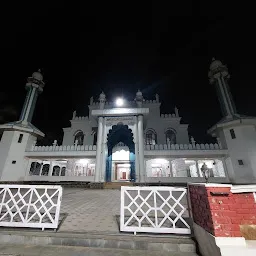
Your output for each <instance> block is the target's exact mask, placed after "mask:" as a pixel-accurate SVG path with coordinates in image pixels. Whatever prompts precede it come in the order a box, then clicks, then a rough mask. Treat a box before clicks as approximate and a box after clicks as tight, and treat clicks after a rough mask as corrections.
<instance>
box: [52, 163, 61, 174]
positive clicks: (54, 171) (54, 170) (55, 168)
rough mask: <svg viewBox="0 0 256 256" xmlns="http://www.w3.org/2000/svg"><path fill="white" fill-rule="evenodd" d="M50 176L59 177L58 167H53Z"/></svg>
mask: <svg viewBox="0 0 256 256" xmlns="http://www.w3.org/2000/svg"><path fill="white" fill-rule="evenodd" d="M52 176H60V167H59V166H58V165H55V166H53V171H52Z"/></svg>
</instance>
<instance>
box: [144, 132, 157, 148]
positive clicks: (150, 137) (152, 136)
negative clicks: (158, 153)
mask: <svg viewBox="0 0 256 256" xmlns="http://www.w3.org/2000/svg"><path fill="white" fill-rule="evenodd" d="M156 144H157V140H156V132H155V131H154V130H152V129H150V130H148V131H147V132H146V145H156Z"/></svg>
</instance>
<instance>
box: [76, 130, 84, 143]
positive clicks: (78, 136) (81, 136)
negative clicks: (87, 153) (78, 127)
mask: <svg viewBox="0 0 256 256" xmlns="http://www.w3.org/2000/svg"><path fill="white" fill-rule="evenodd" d="M76 140H77V145H83V144H84V134H83V132H82V131H78V132H76V134H75V139H74V143H76Z"/></svg>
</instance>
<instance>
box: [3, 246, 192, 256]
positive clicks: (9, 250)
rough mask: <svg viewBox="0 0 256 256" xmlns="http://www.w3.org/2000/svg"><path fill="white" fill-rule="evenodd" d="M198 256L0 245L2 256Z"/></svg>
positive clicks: (68, 247) (82, 248)
mask: <svg viewBox="0 0 256 256" xmlns="http://www.w3.org/2000/svg"><path fill="white" fill-rule="evenodd" d="M167 255H168V256H196V255H197V254H195V253H176V252H158V251H154V252H150V251H143V250H127V249H126V250H121V249H106V248H86V247H75V246H22V245H20V246H17V245H12V246H10V245H8V246H4V245H0V256H167Z"/></svg>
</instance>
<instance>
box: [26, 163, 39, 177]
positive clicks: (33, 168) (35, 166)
mask: <svg viewBox="0 0 256 256" xmlns="http://www.w3.org/2000/svg"><path fill="white" fill-rule="evenodd" d="M40 169H41V164H39V163H38V162H32V163H31V166H30V170H29V174H30V175H40Z"/></svg>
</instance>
